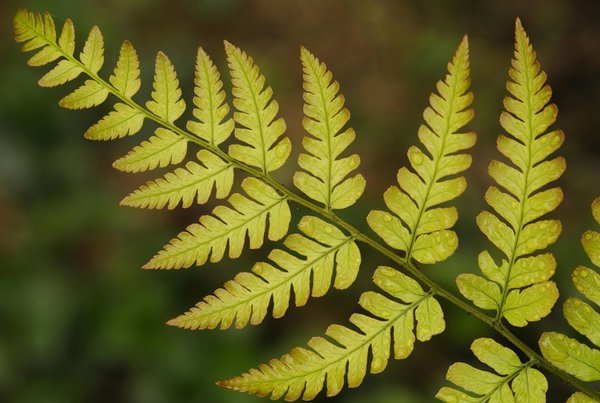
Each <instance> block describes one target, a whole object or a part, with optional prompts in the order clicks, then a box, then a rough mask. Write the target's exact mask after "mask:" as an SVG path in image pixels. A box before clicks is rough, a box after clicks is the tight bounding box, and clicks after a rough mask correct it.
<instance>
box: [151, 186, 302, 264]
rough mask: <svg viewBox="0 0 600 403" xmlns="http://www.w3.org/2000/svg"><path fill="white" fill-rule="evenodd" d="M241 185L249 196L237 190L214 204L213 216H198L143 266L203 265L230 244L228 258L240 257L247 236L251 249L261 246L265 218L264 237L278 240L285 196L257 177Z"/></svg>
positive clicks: (285, 216) (286, 217) (283, 228)
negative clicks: (219, 203) (226, 203)
mask: <svg viewBox="0 0 600 403" xmlns="http://www.w3.org/2000/svg"><path fill="white" fill-rule="evenodd" d="M242 188H243V189H244V191H245V192H246V194H247V195H248V196H249V197H246V196H243V195H241V194H239V193H236V194H233V195H232V196H230V197H229V200H228V201H229V204H230V205H231V207H228V206H217V207H215V209H214V210H213V212H212V215H204V216H202V217H200V220H199V223H195V224H192V225H190V226H189V227H187V228H186V230H185V231H183V232H182V233H180V234H179V235H178V236H177V237H176V238H174V239H172V240H171V242H169V244H168V245H166V246H165V247H164V248H163V249H162V250H161V251H160V252H158V253H157V254H156V256H154V257H153V258H152V259H151V260H150V261H149V262H148V263H146V264H145V265H144V268H145V269H180V268H187V267H190V266H192V265H194V264H195V265H197V266H202V265H203V264H204V263H206V261H207V260H208V259H209V258H210V261H211V262H213V263H214V262H218V261H220V260H221V259H222V258H223V256H224V254H225V251H226V250H227V248H228V246H229V257H230V258H232V259H235V258H237V257H239V256H240V254H241V253H242V250H243V249H244V245H245V244H246V237H248V240H249V247H250V249H258V248H260V247H261V246H262V244H263V240H264V236H265V232H266V228H267V221H268V222H269V230H268V233H267V236H268V238H269V239H270V240H272V241H277V240H279V239H281V238H282V237H283V236H284V235H285V234H286V233H287V230H288V225H289V222H290V219H291V214H290V209H289V206H288V202H287V197H285V196H281V195H279V194H278V193H277V192H276V191H275V190H274V189H273V188H271V187H269V186H268V185H266V184H265V183H263V182H262V181H260V180H259V179H256V178H252V177H249V178H246V179H244V181H243V182H242Z"/></svg>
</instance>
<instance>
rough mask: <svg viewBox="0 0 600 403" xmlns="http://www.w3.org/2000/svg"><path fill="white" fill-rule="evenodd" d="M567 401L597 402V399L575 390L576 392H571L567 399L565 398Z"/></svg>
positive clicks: (575, 402) (570, 402)
mask: <svg viewBox="0 0 600 403" xmlns="http://www.w3.org/2000/svg"><path fill="white" fill-rule="evenodd" d="M567 403H598V401H597V400H595V399H592V398H591V397H589V396H588V395H586V394H585V393H581V392H576V393H573V394H572V395H571V397H569V400H567Z"/></svg>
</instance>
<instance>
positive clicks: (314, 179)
mask: <svg viewBox="0 0 600 403" xmlns="http://www.w3.org/2000/svg"><path fill="white" fill-rule="evenodd" d="M300 59H301V60H302V69H303V77H304V85H303V87H304V115H305V117H304V119H303V120H302V125H303V126H304V129H305V130H306V132H307V133H308V134H309V136H306V137H305V138H304V139H303V142H302V144H303V146H304V149H305V150H306V151H307V152H308V154H300V156H299V158H298V164H299V165H300V167H301V168H302V169H304V171H299V172H296V174H295V175H294V184H295V185H296V187H297V188H298V189H300V190H301V191H302V192H304V193H305V194H306V195H307V196H309V197H310V198H312V199H314V200H316V201H318V202H321V203H323V204H324V205H325V207H326V208H327V209H341V208H345V207H348V206H351V205H352V204H354V203H355V202H356V200H357V199H358V198H359V197H360V195H361V194H362V193H363V191H364V189H365V184H366V181H365V179H364V178H363V176H362V175H360V174H356V175H354V176H352V177H350V178H348V176H349V175H350V174H351V172H352V171H354V170H355V169H356V168H357V167H358V165H359V164H360V157H359V156H358V155H357V154H353V155H351V156H348V157H345V158H339V156H340V155H341V154H342V153H343V152H344V151H345V150H346V149H347V148H348V146H349V145H350V144H352V142H353V141H354V138H355V137H356V134H355V133H354V130H353V129H352V128H348V129H344V126H346V123H347V122H348V120H349V119H350V112H349V111H348V109H346V108H344V97H343V95H342V94H340V93H339V84H338V82H337V81H334V80H333V78H332V73H331V71H329V70H327V66H325V64H324V63H322V62H321V61H320V60H319V59H317V58H316V57H315V56H314V55H313V54H311V53H310V52H309V51H308V50H306V49H305V48H304V47H303V48H302V49H301V51H300Z"/></svg>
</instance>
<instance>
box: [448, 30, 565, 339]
mask: <svg viewBox="0 0 600 403" xmlns="http://www.w3.org/2000/svg"><path fill="white" fill-rule="evenodd" d="M509 76H510V80H509V81H508V83H507V89H508V92H509V93H510V95H509V96H508V97H506V98H504V107H505V109H506V111H505V112H502V115H501V116H500V123H501V125H502V127H503V128H504V129H505V130H506V131H507V133H508V135H507V136H505V135H501V136H499V137H498V142H497V145H498V150H499V151H500V153H501V154H502V155H504V156H505V157H506V158H507V159H508V160H509V161H510V163H504V162H499V161H492V163H491V164H490V166H489V174H490V176H491V177H492V178H493V179H494V180H495V181H496V183H497V184H498V185H499V186H500V187H501V188H503V190H501V189H499V188H498V187H495V186H491V187H490V188H489V189H488V191H487V193H486V195H485V200H486V202H487V203H488V204H489V205H490V206H491V207H492V208H493V209H494V211H495V212H496V214H493V213H491V212H488V211H483V212H482V213H481V214H479V216H478V217H477V225H478V226H479V228H480V230H481V231H482V232H483V233H484V234H485V235H486V237H487V238H488V239H489V240H490V241H491V242H492V243H493V244H494V245H495V246H496V247H497V248H498V249H499V250H500V251H501V252H502V254H503V255H504V258H503V259H502V262H501V264H500V265H498V264H497V263H496V262H495V261H494V259H493V258H492V257H491V255H490V253H489V252H487V251H484V252H482V253H481V254H480V255H479V268H480V269H481V271H482V273H483V274H484V275H485V277H487V279H486V278H484V277H480V276H476V275H473V274H461V275H459V276H458V278H457V280H456V281H457V284H458V287H459V290H460V292H461V293H462V294H463V295H464V296H465V297H466V298H468V299H470V300H471V301H473V303H474V304H475V305H477V306H479V307H480V308H483V309H493V310H496V312H497V318H498V319H500V318H505V319H506V320H507V321H508V322H509V323H510V324H511V325H513V326H519V327H521V326H525V325H527V323H529V322H532V321H537V320H540V319H541V318H543V317H545V316H546V315H548V314H549V313H550V311H551V309H552V307H553V306H554V304H555V303H556V300H557V299H558V289H557V288H556V284H555V283H554V282H552V281H550V278H551V277H552V275H553V274H554V270H555V268H556V261H555V259H554V257H553V256H552V254H550V253H545V254H537V255H536V254H534V253H535V252H537V251H539V250H543V249H545V248H547V247H548V246H549V245H551V244H553V243H554V242H556V240H557V239H558V237H559V235H560V232H561V224H560V221H558V220H539V218H540V217H542V216H544V215H546V214H548V213H550V212H552V211H553V210H554V209H556V207H557V206H558V205H559V204H560V202H561V201H562V191H561V190H560V188H558V187H554V188H551V189H547V190H542V189H543V188H545V187H547V186H548V185H549V184H550V183H551V182H553V181H555V180H557V179H558V178H560V176H561V175H562V173H563V172H564V170H565V160H564V159H563V158H562V157H557V158H554V159H548V157H549V156H550V155H551V154H553V153H554V152H556V151H557V150H558V149H559V147H560V146H561V144H562V142H563V139H564V134H563V133H562V132H561V131H560V130H555V131H550V132H547V128H548V127H549V126H550V125H552V124H553V123H554V122H555V120H556V116H557V113H558V109H557V108H556V105H554V104H549V101H550V97H551V95H552V90H551V89H550V86H549V85H547V84H546V74H545V73H544V72H543V71H542V70H541V67H540V64H539V63H538V61H537V60H536V54H535V52H534V50H533V47H532V46H531V43H530V41H529V38H528V36H527V34H526V33H525V30H524V29H523V26H522V25H521V22H520V21H519V20H518V19H517V22H516V29H515V53H514V58H513V60H512V65H511V68H510V70H509Z"/></svg>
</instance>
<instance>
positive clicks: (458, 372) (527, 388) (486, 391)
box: [436, 338, 548, 403]
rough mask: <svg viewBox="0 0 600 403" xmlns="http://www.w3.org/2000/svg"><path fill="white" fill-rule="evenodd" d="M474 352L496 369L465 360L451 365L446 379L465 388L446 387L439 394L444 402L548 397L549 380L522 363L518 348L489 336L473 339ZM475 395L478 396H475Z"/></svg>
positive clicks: (537, 400)
mask: <svg viewBox="0 0 600 403" xmlns="http://www.w3.org/2000/svg"><path fill="white" fill-rule="evenodd" d="M471 350H472V351H473V354H475V356H476V357H477V358H478V359H479V361H481V362H483V363H484V364H486V365H488V366H489V367H490V368H492V369H493V370H494V371H496V373H492V372H489V371H484V370H481V369H478V368H475V367H472V366H471V365H469V364H465V363H462V362H458V363H454V364H452V365H451V366H450V368H449V369H448V373H447V374H446V379H448V380H449V381H450V382H452V383H453V384H455V385H456V386H458V387H460V388H462V389H463V390H464V391H466V392H469V393H465V392H463V391H461V390H458V389H454V388H448V387H443V388H442V389H440V391H439V392H438V394H437V395H436V397H437V398H438V399H440V400H442V401H444V402H497V403H500V402H517V403H520V402H523V403H524V402H536V403H538V402H540V403H543V402H545V401H546V392H547V390H548V381H547V380H546V378H545V377H544V375H543V374H542V373H541V372H539V371H538V370H536V369H533V368H531V367H530V365H531V363H526V364H524V363H522V362H521V361H520V360H519V357H518V356H517V354H515V352H514V351H513V350H511V349H509V348H507V347H504V346H502V345H501V344H499V343H497V342H496V341H494V340H492V339H489V338H481V339H476V340H475V341H473V344H472V345H471ZM474 395H475V396H474Z"/></svg>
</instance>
